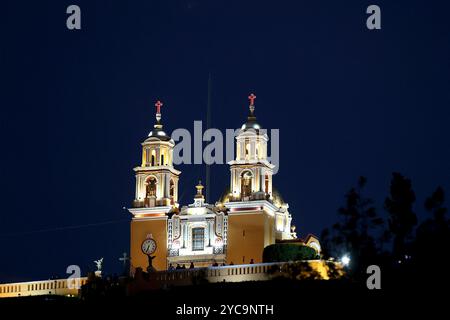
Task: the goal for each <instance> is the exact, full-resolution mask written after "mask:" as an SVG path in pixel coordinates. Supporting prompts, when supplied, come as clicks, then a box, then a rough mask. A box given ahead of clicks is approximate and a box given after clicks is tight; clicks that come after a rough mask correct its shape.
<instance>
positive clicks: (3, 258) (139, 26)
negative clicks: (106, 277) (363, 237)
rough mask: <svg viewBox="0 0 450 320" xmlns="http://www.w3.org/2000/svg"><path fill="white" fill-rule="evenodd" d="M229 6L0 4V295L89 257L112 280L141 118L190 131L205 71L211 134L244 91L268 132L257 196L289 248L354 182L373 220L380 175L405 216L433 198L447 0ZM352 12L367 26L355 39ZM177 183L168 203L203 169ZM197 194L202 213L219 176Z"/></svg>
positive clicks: (448, 55) (225, 173) (448, 173)
mask: <svg viewBox="0 0 450 320" xmlns="http://www.w3.org/2000/svg"><path fill="white" fill-rule="evenodd" d="M243 2H244V1H237V2H231V1H211V0H209V1H206V0H205V1H200V0H191V1H167V0H166V1H79V0H73V1H27V2H25V1H6V3H5V1H3V2H2V4H1V12H2V14H1V17H0V30H1V31H0V34H1V45H0V75H1V76H0V79H1V91H0V92H1V96H0V106H1V117H0V139H1V157H0V179H1V184H0V197H1V198H0V200H1V209H0V281H18V280H31V279H35V280H37V279H47V278H49V277H51V276H54V275H59V276H64V275H65V270H66V267H67V266H68V265H70V264H77V265H80V266H81V268H82V271H83V273H86V272H87V271H89V270H93V269H94V268H95V265H94V263H93V260H95V259H98V258H100V257H105V263H104V266H105V272H107V273H109V272H111V273H114V272H120V270H121V265H120V262H119V261H118V258H119V256H120V255H121V254H122V252H124V251H126V252H129V220H130V214H128V213H127V211H125V210H123V209H122V208H123V207H129V206H130V205H131V202H132V200H133V198H134V187H135V182H134V174H133V170H132V168H133V167H135V166H136V165H138V164H139V163H140V161H141V147H140V143H141V142H142V141H143V140H144V139H145V137H146V135H147V134H148V132H149V131H150V130H151V128H152V126H153V124H154V107H153V104H154V102H155V100H156V99H161V100H162V101H163V102H164V107H163V110H162V112H163V123H164V125H165V129H167V130H168V131H169V132H171V131H172V130H173V129H175V128H186V129H188V130H190V131H191V132H192V131H193V122H194V120H203V121H205V120H206V102H207V89H208V88H207V84H208V74H209V73H211V74H212V79H213V83H212V114H211V115H212V126H213V127H215V128H219V129H223V130H224V129H226V128H237V127H240V126H241V125H242V123H243V122H245V119H246V116H247V113H248V100H247V96H248V94H249V93H251V92H254V93H255V94H256V95H257V100H256V114H257V117H258V120H259V122H260V123H261V125H262V126H263V127H265V128H269V129H270V128H279V129H280V160H281V161H280V170H279V173H278V174H277V175H276V176H275V177H274V187H276V188H277V189H278V190H279V191H280V192H281V194H282V196H283V198H284V199H285V201H286V202H288V203H289V205H290V212H291V214H292V215H293V217H294V224H295V225H297V231H298V233H299V236H305V235H306V234H308V233H314V234H320V232H321V230H322V229H323V228H324V227H326V226H329V225H330V224H332V223H334V222H335V221H336V219H337V214H336V211H337V209H338V207H339V206H340V205H342V204H343V203H344V194H345V192H346V191H347V190H348V189H349V188H350V187H352V186H353V185H354V184H355V183H356V181H357V178H358V176H360V175H364V176H366V177H367V178H368V187H367V195H368V196H370V197H373V198H374V199H375V200H376V205H377V208H378V210H379V213H380V214H382V215H385V212H384V210H383V201H384V198H385V197H386V196H387V193H388V189H389V182H390V177H391V174H392V172H393V171H398V172H401V173H402V174H404V175H406V176H408V177H409V178H411V180H412V183H413V188H414V190H415V191H416V195H417V201H416V205H415V210H416V212H417V214H418V215H419V217H420V219H424V217H426V213H424V209H423V201H424V200H425V198H426V197H427V196H428V195H430V194H431V192H432V191H433V190H434V189H435V188H436V187H437V186H438V185H442V186H443V187H444V189H445V190H446V191H447V194H450V146H449V138H450V127H449V119H450V111H449V106H450V41H449V39H450V38H449V34H450V20H449V19H448V15H449V12H450V4H449V3H448V2H447V1H433V2H430V1H411V0H409V1H376V2H375V1H345V2H343V1H332V0H329V1H324V0H320V1H295V5H294V4H292V3H291V4H288V3H283V2H280V1H270V2H267V3H264V2H263V1H257V2H245V4H244V3H243ZM70 4H77V5H79V6H80V7H81V12H82V14H81V15H82V30H80V31H70V30H68V29H67V28H66V18H67V14H66V8H67V6H68V5H70ZM370 4H378V5H379V6H380V7H381V14H382V29H381V30H376V31H369V30H368V29H367V28H366V18H367V16H368V15H367V14H366V8H367V6H368V5H370ZM178 169H180V170H181V171H182V175H181V180H180V202H181V204H182V205H185V204H188V203H191V202H192V198H193V195H194V193H195V188H194V185H195V184H196V182H197V181H198V179H199V178H202V179H204V176H205V166H204V165H182V166H179V167H178ZM211 181H212V184H211V199H212V200H213V201H215V200H217V199H218V198H219V196H220V194H221V193H222V192H223V190H224V189H225V187H226V186H227V185H228V184H229V168H228V166H227V165H215V166H213V167H212V178H211ZM213 201H212V202H213ZM447 205H449V202H447Z"/></svg>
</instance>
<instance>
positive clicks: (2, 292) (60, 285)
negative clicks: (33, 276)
mask: <svg viewBox="0 0 450 320" xmlns="http://www.w3.org/2000/svg"><path fill="white" fill-rule="evenodd" d="M86 281H87V278H86V277H83V278H70V279H55V280H43V281H30V282H18V283H5V284H0V298H7V297H21V296H22V297H23V296H38V295H77V294H78V290H79V287H80V286H82V285H84V284H85V283H86Z"/></svg>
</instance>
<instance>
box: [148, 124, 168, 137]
mask: <svg viewBox="0 0 450 320" xmlns="http://www.w3.org/2000/svg"><path fill="white" fill-rule="evenodd" d="M148 137H149V138H157V139H159V140H161V141H169V140H170V139H171V138H170V136H168V135H167V133H166V132H165V131H164V130H163V129H162V125H161V124H155V127H154V128H153V130H152V131H150V133H149V134H148Z"/></svg>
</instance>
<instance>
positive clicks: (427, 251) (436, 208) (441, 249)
mask: <svg viewBox="0 0 450 320" xmlns="http://www.w3.org/2000/svg"><path fill="white" fill-rule="evenodd" d="M444 201H445V194H444V189H442V188H441V187H438V188H437V189H436V190H435V191H434V192H433V194H432V195H431V196H430V197H429V198H427V199H426V200H425V209H426V210H427V211H428V212H429V213H430V214H432V217H431V218H428V219H426V220H425V221H424V222H422V223H421V224H420V226H419V227H418V228H417V232H416V242H415V246H414V248H415V258H416V261H417V262H418V263H419V265H426V264H427V263H428V262H429V261H430V260H434V259H439V261H441V262H442V263H444V261H448V258H447V251H448V248H449V245H450V228H449V220H448V219H447V217H446V213H447V208H445V207H444Z"/></svg>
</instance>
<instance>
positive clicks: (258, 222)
mask: <svg viewBox="0 0 450 320" xmlns="http://www.w3.org/2000/svg"><path fill="white" fill-rule="evenodd" d="M255 98H256V97H255V96H254V95H253V94H252V95H250V96H249V100H250V106H249V111H250V113H249V116H248V118H247V121H246V122H245V123H244V124H243V125H242V127H241V128H240V130H239V132H238V134H237V136H236V145H235V159H234V160H232V161H230V162H229V163H228V164H229V166H230V186H229V192H227V193H226V194H224V195H223V196H222V198H221V199H220V200H219V201H217V202H216V203H215V204H208V203H206V202H205V198H204V196H203V185H202V184H201V183H200V182H199V184H198V185H197V186H196V189H197V191H196V193H195V195H194V197H193V202H192V203H191V204H188V205H184V206H181V205H180V204H179V203H178V182H179V179H180V175H181V172H180V171H178V170H177V169H176V168H174V166H173V148H174V146H175V142H174V141H173V140H172V139H171V137H170V136H169V135H168V134H166V133H165V131H164V130H163V125H162V123H161V109H160V108H161V106H162V104H161V102H159V101H158V102H157V103H156V104H155V106H156V124H155V125H154V128H153V130H152V131H151V132H150V133H149V135H148V137H147V139H146V140H145V141H144V142H143V143H142V162H141V165H140V166H138V167H136V168H134V171H135V176H136V186H135V189H136V193H135V199H134V201H133V207H132V208H130V209H129V212H130V213H131V214H132V220H131V239H130V255H131V263H132V265H133V267H134V268H137V267H140V268H142V269H144V270H145V269H146V268H148V266H149V265H151V266H152V268H154V269H156V270H167V269H168V268H170V267H171V266H173V267H175V266H182V265H184V266H186V267H188V266H189V265H190V264H191V263H193V264H194V265H195V266H196V267H202V266H211V265H222V264H249V263H260V262H262V255H263V250H264V248H265V247H266V246H268V245H271V244H275V243H277V242H286V241H287V242H290V241H302V242H303V243H305V244H306V245H308V246H311V247H312V248H314V249H315V250H316V251H317V252H318V254H319V253H320V243H319V241H318V239H317V238H315V237H314V236H308V238H307V239H305V240H300V239H297V236H296V233H295V227H294V226H292V216H291V214H290V213H289V210H288V209H289V206H288V204H287V203H284V202H283V201H282V200H281V197H279V195H278V194H277V192H276V191H275V189H274V188H272V177H273V168H274V165H273V164H271V163H270V162H269V161H268V156H267V149H268V148H267V145H268V141H269V137H268V136H267V134H265V133H264V132H263V131H262V128H261V127H260V125H259V124H258V122H257V121H256V116H255V105H254V100H255Z"/></svg>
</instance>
